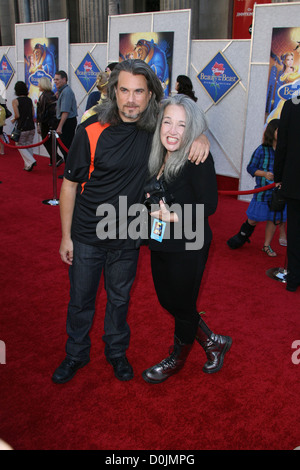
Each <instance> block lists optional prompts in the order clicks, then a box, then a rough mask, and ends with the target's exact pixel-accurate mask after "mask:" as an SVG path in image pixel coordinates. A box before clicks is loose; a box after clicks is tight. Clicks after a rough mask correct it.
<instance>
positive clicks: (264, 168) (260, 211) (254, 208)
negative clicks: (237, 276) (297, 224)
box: [227, 119, 286, 256]
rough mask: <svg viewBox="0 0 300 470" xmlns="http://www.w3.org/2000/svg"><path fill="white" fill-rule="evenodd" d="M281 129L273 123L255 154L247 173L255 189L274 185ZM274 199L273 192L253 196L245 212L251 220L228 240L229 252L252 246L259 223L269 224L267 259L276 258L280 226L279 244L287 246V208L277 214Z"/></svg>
mask: <svg viewBox="0 0 300 470" xmlns="http://www.w3.org/2000/svg"><path fill="white" fill-rule="evenodd" d="M278 125H279V119H273V120H272V121H270V122H269V124H268V125H267V127H266V130H265V132H264V136H263V143H262V144H261V145H260V146H259V147H257V149H256V150H255V151H254V152H253V155H252V157H251V160H250V162H249V164H248V166H247V171H248V173H249V174H250V175H251V176H253V177H255V182H256V185H255V189H256V188H261V187H263V186H267V185H268V184H271V183H273V180H274V175H273V167H274V158H275V148H276V143H277V129H278ZM271 197H272V189H270V190H267V191H261V192H258V193H255V194H254V195H253V198H252V200H251V202H250V204H249V207H248V209H247V212H246V214H247V217H248V219H247V220H246V222H244V223H243V225H242V226H241V228H240V231H239V233H237V234H236V235H234V236H233V237H232V238H230V239H229V240H227V244H228V246H229V247H230V248H232V249H236V248H240V247H241V246H242V245H244V243H246V241H248V242H249V241H250V240H249V237H250V236H251V235H252V233H253V231H254V229H255V226H256V225H257V223H258V222H266V230H265V241H264V245H263V248H262V251H264V252H265V253H266V254H267V255H268V256H277V254H276V253H275V251H273V250H272V248H271V241H272V239H273V236H274V233H275V231H276V226H277V225H278V227H279V243H280V244H281V245H283V246H286V233H285V222H286V207H285V209H284V211H283V214H282V215H281V213H274V212H273V211H271V210H270V208H269V202H270V201H271ZM274 221H276V223H274Z"/></svg>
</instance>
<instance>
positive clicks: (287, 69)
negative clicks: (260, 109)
mask: <svg viewBox="0 0 300 470" xmlns="http://www.w3.org/2000/svg"><path fill="white" fill-rule="evenodd" d="M299 91H300V27H299V28H273V32H272V42H271V51H270V66H269V80H268V89H267V100H266V117H265V119H266V122H269V121H270V120H272V119H279V118H280V114H281V110H282V107H283V105H284V103H285V101H286V100H288V99H291V98H293V95H294V96H295V95H296V94H298V93H299Z"/></svg>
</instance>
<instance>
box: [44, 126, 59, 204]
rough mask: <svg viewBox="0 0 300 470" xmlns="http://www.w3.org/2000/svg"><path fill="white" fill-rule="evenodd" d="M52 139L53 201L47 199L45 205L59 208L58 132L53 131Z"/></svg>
mask: <svg viewBox="0 0 300 470" xmlns="http://www.w3.org/2000/svg"><path fill="white" fill-rule="evenodd" d="M49 134H51V139H52V175H53V199H46V200H45V201H43V204H47V205H49V206H58V205H59V200H58V199H57V177H56V171H57V168H56V131H54V130H53V129H52V130H51V131H50V132H49Z"/></svg>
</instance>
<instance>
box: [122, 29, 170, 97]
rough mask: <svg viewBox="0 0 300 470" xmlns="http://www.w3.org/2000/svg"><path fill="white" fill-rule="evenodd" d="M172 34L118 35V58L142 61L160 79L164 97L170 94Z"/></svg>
mask: <svg viewBox="0 0 300 470" xmlns="http://www.w3.org/2000/svg"><path fill="white" fill-rule="evenodd" d="M173 44H174V32H165V33H149V32H148V33H124V34H120V45H119V58H120V61H122V60H126V59H141V60H144V61H145V62H146V63H147V64H148V65H149V66H150V67H151V68H152V69H153V70H154V71H155V73H156V75H157V76H158V78H159V79H160V81H161V83H162V86H163V89H164V94H165V96H169V94H170V93H171V73H172V60H173Z"/></svg>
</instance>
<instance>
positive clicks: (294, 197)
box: [274, 96, 300, 292]
mask: <svg viewBox="0 0 300 470" xmlns="http://www.w3.org/2000/svg"><path fill="white" fill-rule="evenodd" d="M299 98H300V96H296V97H293V98H292V99H290V100H288V101H286V102H285V103H284V106H283V108H282V111H281V116H280V122H279V127H278V136H277V147H276V151H275V163H274V181H275V183H281V188H282V193H283V196H284V197H285V199H286V202H287V260H288V266H287V271H288V274H287V285H286V289H287V290H288V291H290V292H295V291H296V290H297V288H298V286H299V285H300V185H299V181H300V139H299V127H300V100H299Z"/></svg>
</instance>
